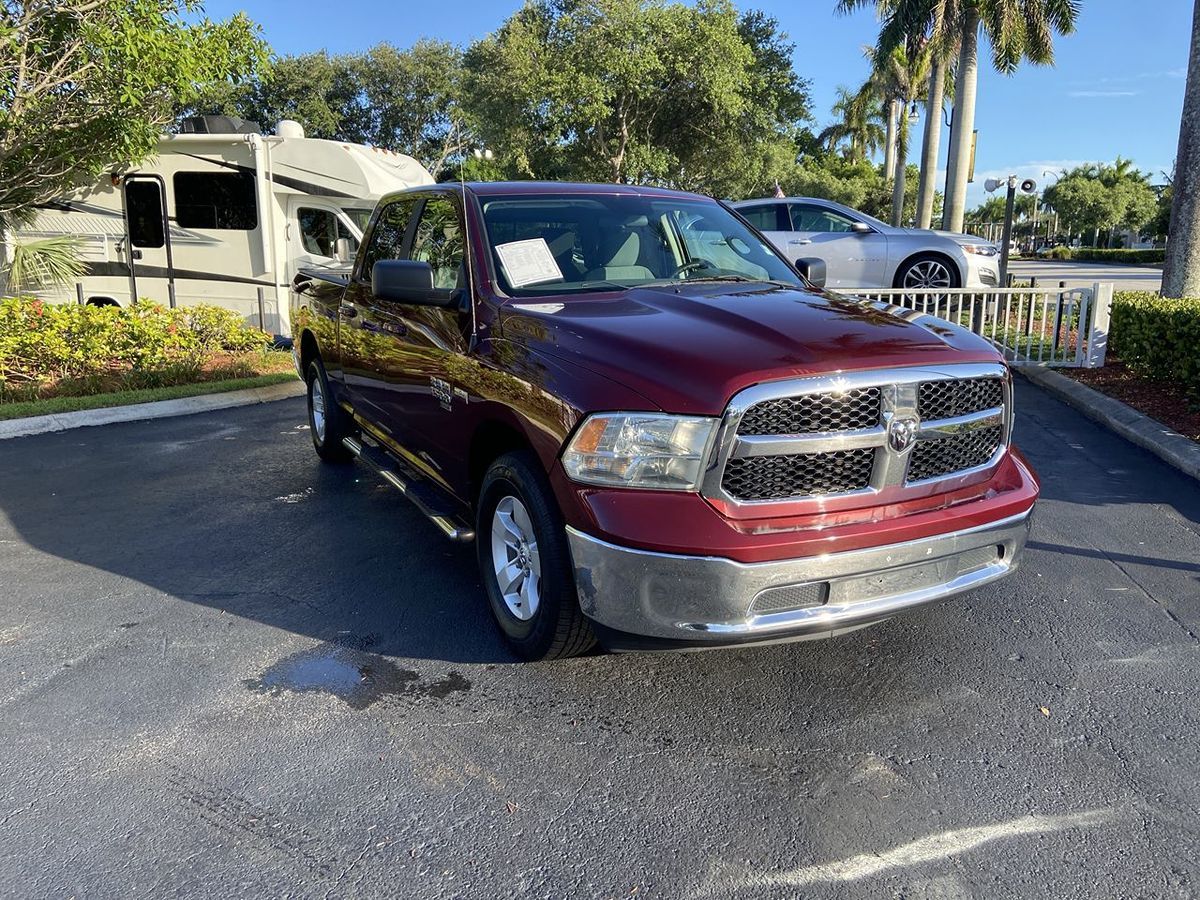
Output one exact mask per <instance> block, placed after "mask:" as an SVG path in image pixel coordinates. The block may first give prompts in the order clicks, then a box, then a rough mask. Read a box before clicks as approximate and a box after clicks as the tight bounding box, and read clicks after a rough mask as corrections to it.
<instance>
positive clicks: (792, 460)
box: [722, 447, 875, 500]
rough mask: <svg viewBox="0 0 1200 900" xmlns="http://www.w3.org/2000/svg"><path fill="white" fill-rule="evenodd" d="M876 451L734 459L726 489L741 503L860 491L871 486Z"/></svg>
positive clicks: (726, 481) (729, 468)
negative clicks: (741, 501) (744, 501)
mask: <svg viewBox="0 0 1200 900" xmlns="http://www.w3.org/2000/svg"><path fill="white" fill-rule="evenodd" d="M874 462H875V449H874V448H873V447H865V448H862V449H857V450H836V451H834V452H832V453H819V454H796V455H790V456H751V457H746V458H743V459H731V460H730V461H729V464H728V465H727V466H726V467H725V475H724V478H723V480H722V486H723V487H724V488H725V492H726V493H727V494H729V495H730V496H731V497H735V498H737V499H738V500H783V499H787V498H791V497H811V496H814V495H817V494H840V493H844V492H846V491H857V490H861V489H862V488H866V487H869V486H870V484H871V469H872V467H873V465H874Z"/></svg>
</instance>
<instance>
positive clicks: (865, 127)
mask: <svg viewBox="0 0 1200 900" xmlns="http://www.w3.org/2000/svg"><path fill="white" fill-rule="evenodd" d="M880 110H881V107H880V102H879V98H878V97H877V96H876V94H875V85H874V84H873V83H871V82H870V81H868V82H867V83H866V84H864V85H863V86H862V87H860V88H859V89H858V90H857V91H851V90H850V89H849V88H846V87H845V86H841V87H839V88H838V89H837V100H836V101H834V104H833V114H834V116H835V120H834V122H833V124H832V125H830V126H829V127H828V128H826V129H825V130H824V131H822V132H821V133H820V134H819V135H818V136H817V139H818V140H819V141H820V142H821V144H822V146H824V147H825V149H826V150H836V149H838V148H839V147H843V146H844V156H845V158H846V159H847V160H850V161H852V162H861V161H863V160H865V159H866V158H867V157H868V156H870V155H871V154H872V153H876V152H877V151H878V150H880V148H882V147H883V145H884V140H885V137H886V136H885V132H884V126H883V116H882V114H881V112H880Z"/></svg>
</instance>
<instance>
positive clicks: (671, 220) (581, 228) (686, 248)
mask: <svg viewBox="0 0 1200 900" xmlns="http://www.w3.org/2000/svg"><path fill="white" fill-rule="evenodd" d="M481 202H482V205H483V219H484V223H485V225H486V227H487V232H488V242H489V244H490V245H491V247H492V256H493V260H492V261H493V264H494V265H495V268H496V271H497V272H498V273H499V275H500V279H501V284H502V286H503V288H504V290H505V291H506V292H507V293H508V294H510V295H512V296H516V297H536V296H545V295H548V294H555V295H558V294H572V293H585V292H591V291H612V290H624V289H627V288H633V287H641V286H643V285H650V284H676V283H681V282H696V281H749V282H759V281H762V282H772V281H773V282H783V283H786V284H788V285H796V286H800V285H802V284H803V282H802V281H801V279H800V278H799V277H798V276H797V275H796V273H795V272H794V271H793V270H792V269H791V268H790V267H789V266H788V265H787V263H785V262H784V261H783V260H782V259H780V257H779V256H778V255H777V254H776V253H775V251H774V250H773V249H772V248H771V247H770V246H769V245H768V244H766V243H764V242H763V241H762V240H761V239H760V238H759V237H758V236H757V235H755V234H754V233H753V232H752V231H750V229H748V228H747V227H746V226H745V225H743V224H742V223H741V222H740V221H739V220H738V219H737V218H736V217H734V216H733V215H731V214H730V213H729V212H728V211H727V210H726V209H725V208H724V207H722V206H721V205H720V204H719V203H716V202H715V201H711V200H691V199H687V198H682V197H680V198H676V197H654V196H639V195H636V194H584V195H570V194H566V195H564V194H560V195H536V196H510V197H483V198H481Z"/></svg>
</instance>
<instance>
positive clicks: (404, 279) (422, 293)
mask: <svg viewBox="0 0 1200 900" xmlns="http://www.w3.org/2000/svg"><path fill="white" fill-rule="evenodd" d="M371 293H372V294H374V295H375V296H376V297H377V298H379V299H380V300H387V301H390V302H392V303H408V304H412V305H414V306H453V305H454V303H455V299H456V298H455V292H454V291H453V290H451V289H449V288H437V287H434V286H433V268H432V267H431V266H430V265H429V263H427V262H418V261H416V260H411V259H381V260H379V261H378V262H376V263H375V265H374V266H372V267H371Z"/></svg>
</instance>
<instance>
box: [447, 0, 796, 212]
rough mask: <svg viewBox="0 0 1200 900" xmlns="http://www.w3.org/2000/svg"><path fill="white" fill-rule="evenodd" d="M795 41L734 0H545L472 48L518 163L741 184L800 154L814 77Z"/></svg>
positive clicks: (480, 81)
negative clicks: (690, 0) (802, 68)
mask: <svg viewBox="0 0 1200 900" xmlns="http://www.w3.org/2000/svg"><path fill="white" fill-rule="evenodd" d="M781 42H782V36H780V35H778V34H777V33H776V31H775V28H774V23H771V22H770V20H765V19H759V20H757V21H750V20H748V19H739V17H738V15H737V13H736V11H735V10H734V8H733V5H732V4H731V3H730V2H728V0H711V2H707V3H703V4H700V5H698V6H695V7H693V6H687V5H684V4H682V3H666V2H662V0H531V2H527V3H526V4H525V6H524V7H522V8H521V9H520V10H518V11H517V12H516V13H514V14H513V15H512V16H511V17H510V18H509V19H508V20H507V21H506V22H505V23H504V24H503V25H502V26H501V27H500V29H499V30H498V31H497V32H496V33H495V34H494V35H492V36H490V37H488V38H485V39H484V40H482V41H480V42H478V43H477V44H475V45H474V46H472V47H471V48H470V49H469V50H468V52H467V59H466V65H467V93H468V106H469V110H470V113H471V116H472V119H473V121H475V122H476V123H477V125H478V127H479V128H480V132H481V134H482V136H483V140H484V142H485V143H486V144H487V145H488V146H489V147H491V148H492V149H493V150H494V151H495V152H496V153H497V155H498V156H500V157H501V158H503V159H505V160H508V161H509V164H510V166H511V168H512V169H514V170H515V172H516V173H517V174H521V175H524V176H526V177H529V176H537V177H573V178H589V179H599V180H605V181H617V182H622V181H635V182H649V183H661V184H671V185H676V186H680V187H692V188H702V189H704V190H708V191H710V192H713V193H718V194H723V195H734V194H737V193H740V191H741V190H742V186H743V185H745V184H749V183H750V182H751V181H753V182H755V183H760V182H761V175H762V173H763V172H764V171H766V170H767V169H768V168H770V167H773V166H777V165H778V164H779V163H780V162H781V161H785V160H786V159H787V157H788V156H789V155H790V157H791V159H792V160H794V159H795V155H796V149H797V144H796V137H797V135H796V130H797V129H798V127H799V124H800V121H801V117H802V116H803V117H805V118H806V117H807V85H805V84H804V83H803V82H802V81H801V80H800V79H798V78H796V76H795V74H794V73H793V72H792V71H791V65H790V61H789V60H788V59H787V56H788V54H786V53H784V50H783V45H782V43H781ZM772 85H776V86H782V88H783V93H784V95H785V96H784V98H783V99H780V97H779V96H778V92H777V91H775V90H771V89H770V88H771V86H772ZM739 169H741V170H742V171H741V172H739Z"/></svg>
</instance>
